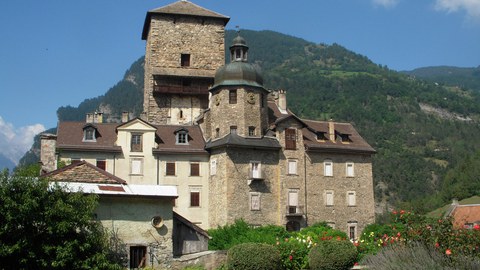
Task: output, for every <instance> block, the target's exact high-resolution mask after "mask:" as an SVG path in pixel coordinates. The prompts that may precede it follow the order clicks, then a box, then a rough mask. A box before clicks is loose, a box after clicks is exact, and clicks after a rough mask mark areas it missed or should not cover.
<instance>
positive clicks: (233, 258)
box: [227, 243, 281, 270]
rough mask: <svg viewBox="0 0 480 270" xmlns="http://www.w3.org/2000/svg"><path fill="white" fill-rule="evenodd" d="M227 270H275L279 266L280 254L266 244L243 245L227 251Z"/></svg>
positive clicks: (279, 267)
mask: <svg viewBox="0 0 480 270" xmlns="http://www.w3.org/2000/svg"><path fill="white" fill-rule="evenodd" d="M227 268H228V269H229V270H257V269H258V270H277V269H281V266H280V253H279V252H278V250H277V249H276V248H275V247H274V246H272V245H268V244H261V243H244V244H239V245H236V246H234V247H232V248H231V249H229V250H228V253H227Z"/></svg>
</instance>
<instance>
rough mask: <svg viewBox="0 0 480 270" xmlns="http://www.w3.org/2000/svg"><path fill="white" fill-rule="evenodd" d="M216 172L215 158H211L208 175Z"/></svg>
mask: <svg viewBox="0 0 480 270" xmlns="http://www.w3.org/2000/svg"><path fill="white" fill-rule="evenodd" d="M216 174H217V160H216V159H214V160H211V161H210V175H216Z"/></svg>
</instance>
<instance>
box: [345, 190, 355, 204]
mask: <svg viewBox="0 0 480 270" xmlns="http://www.w3.org/2000/svg"><path fill="white" fill-rule="evenodd" d="M347 205H348V206H356V205H357V200H356V196H355V192H354V191H349V192H347Z"/></svg>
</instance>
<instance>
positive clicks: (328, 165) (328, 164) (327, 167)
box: [323, 159, 333, 177]
mask: <svg viewBox="0 0 480 270" xmlns="http://www.w3.org/2000/svg"><path fill="white" fill-rule="evenodd" d="M323 175H324V176H329V177H330V176H333V161H332V160H331V159H325V161H323Z"/></svg>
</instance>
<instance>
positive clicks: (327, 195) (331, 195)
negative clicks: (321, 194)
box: [325, 190, 335, 206]
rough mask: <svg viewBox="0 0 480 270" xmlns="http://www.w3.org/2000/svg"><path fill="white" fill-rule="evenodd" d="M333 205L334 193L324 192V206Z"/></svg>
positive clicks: (330, 191) (331, 191)
mask: <svg viewBox="0 0 480 270" xmlns="http://www.w3.org/2000/svg"><path fill="white" fill-rule="evenodd" d="M334 205H335V192H334V191H333V190H325V206H334Z"/></svg>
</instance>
